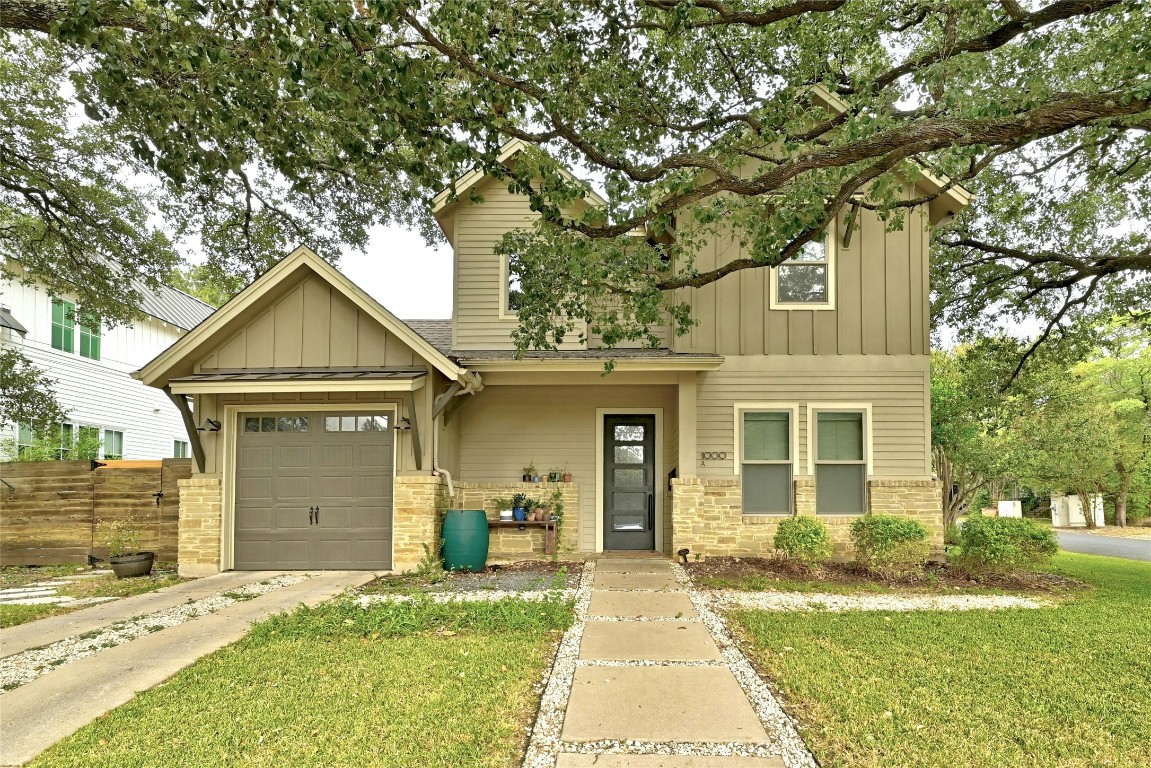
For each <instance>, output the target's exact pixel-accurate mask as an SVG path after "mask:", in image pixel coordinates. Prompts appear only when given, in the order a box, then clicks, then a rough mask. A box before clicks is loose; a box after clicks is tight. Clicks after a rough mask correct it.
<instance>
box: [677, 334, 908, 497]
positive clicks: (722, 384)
mask: <svg viewBox="0 0 1151 768" xmlns="http://www.w3.org/2000/svg"><path fill="white" fill-rule="evenodd" d="M929 360H930V358H928V357H926V356H921V355H902V356H884V357H863V356H851V357H818V358H817V357H791V356H782V355H781V356H774V355H773V356H758V357H738V358H728V359H727V361H726V362H725V363H724V365H723V367H722V368H721V369H720V370H718V371H705V372H700V373H699V374H698V380H697V385H696V412H697V416H696V424H697V431H696V440H697V451H698V452H700V453H702V452H709V453H726V454H727V457H726V458H724V459H708V460H706V461H701V460H700V458H699V456H698V454H697V456H696V457H695V462H694V464H695V466H694V467H693V471H691V472H687V471H685V470H684V468H681V469H680V476H681V477H685V476H691V475H694V476H697V477H713V478H724V477H734V476H735V461H736V457H737V454H738V451H737V446H736V444H735V410H734V408H735V404H736V403H747V402H756V403H759V402H763V403H778V404H780V405H783V404H787V405H798V406H799V408H798V413H797V416H798V419H797V421H798V424H797V429H798V457H797V458H798V461H797V464H796V468H795V472H796V475H797V476H800V475H807V474H808V459H809V456H808V450H809V440H808V431H809V430H808V424H807V405H808V404H809V403H820V404H831V403H852V404H870V405H871V419H872V438H871V447H872V460H873V472H872V476H874V477H887V478H906V479H922V478H926V477H930V475H931V455H930V447H931V436H930V430H931V426H930V418H931V415H930V407H929V402H928V397H929V389H928V382H929V378H930V373H929V370H928V364H929Z"/></svg>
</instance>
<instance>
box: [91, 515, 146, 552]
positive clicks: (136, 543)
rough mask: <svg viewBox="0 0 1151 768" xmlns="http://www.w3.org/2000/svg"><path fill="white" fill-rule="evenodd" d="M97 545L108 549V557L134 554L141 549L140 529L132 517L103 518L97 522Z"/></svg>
mask: <svg viewBox="0 0 1151 768" xmlns="http://www.w3.org/2000/svg"><path fill="white" fill-rule="evenodd" d="M96 546H98V547H100V548H101V549H103V550H106V551H107V553H108V557H118V556H120V555H134V554H136V553H137V552H139V551H140V549H141V545H140V529H139V527H138V526H137V524H136V521H135V520H133V519H132V518H130V517H126V518H121V519H119V520H102V521H100V522H99V523H97V524H96Z"/></svg>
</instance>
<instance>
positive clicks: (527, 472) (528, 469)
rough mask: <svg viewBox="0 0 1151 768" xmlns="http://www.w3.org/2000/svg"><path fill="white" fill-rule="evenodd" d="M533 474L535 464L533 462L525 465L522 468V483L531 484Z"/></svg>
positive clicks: (534, 472)
mask: <svg viewBox="0 0 1151 768" xmlns="http://www.w3.org/2000/svg"><path fill="white" fill-rule="evenodd" d="M535 474H536V464H535V462H534V461H529V462H528V463H527V466H525V467H524V475H523V481H524V482H525V483H530V482H532V478H534V477H535Z"/></svg>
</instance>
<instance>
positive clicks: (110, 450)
mask: <svg viewBox="0 0 1151 768" xmlns="http://www.w3.org/2000/svg"><path fill="white" fill-rule="evenodd" d="M104 458H105V459H122V458H124V433H123V432H119V431H117V430H114V429H105V430H104Z"/></svg>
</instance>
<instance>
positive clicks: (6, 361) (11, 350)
mask: <svg viewBox="0 0 1151 768" xmlns="http://www.w3.org/2000/svg"><path fill="white" fill-rule="evenodd" d="M67 416H68V414H67V411H65V410H63V409H62V408H61V407H60V405H59V403H58V402H57V400H56V380H55V379H52V378H49V377H48V376H47V375H45V373H44V371H43V370H41V369H40V368H37V367H36V366H35V365H33V364H32V362H31V361H30V360H29V359H28V358H27V357H25V356H24V355H22V354H20V351H19V350H18V349H16V348H15V347H10V346H9V347H4V348H2V349H0V424H24V425H28V426H30V427H31V428H32V430H33V431H37V430H39V431H43V430H45V429H47V428H48V427H50V426H52V425H55V424H59V423H60V422H62V421H64V419H65V418H67Z"/></svg>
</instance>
